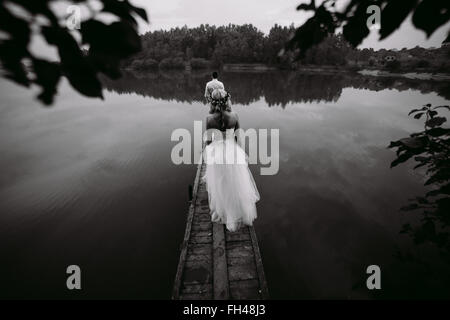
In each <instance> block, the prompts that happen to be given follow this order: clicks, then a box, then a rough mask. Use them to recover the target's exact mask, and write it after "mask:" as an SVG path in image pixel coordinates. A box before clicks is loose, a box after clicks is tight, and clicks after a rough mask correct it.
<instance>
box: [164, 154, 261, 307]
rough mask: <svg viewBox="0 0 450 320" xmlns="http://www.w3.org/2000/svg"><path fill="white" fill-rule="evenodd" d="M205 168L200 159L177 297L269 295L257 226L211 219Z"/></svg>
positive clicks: (181, 256) (244, 297)
mask: <svg viewBox="0 0 450 320" xmlns="http://www.w3.org/2000/svg"><path fill="white" fill-rule="evenodd" d="M205 170H206V164H205V163H201V164H199V166H198V169H197V174H196V177H195V182H194V187H193V195H192V201H191V205H190V207H189V213H188V217H187V223H186V231H185V235H184V239H183V243H182V246H181V254H180V260H179V263H178V269H177V274H176V277H175V284H174V288H173V293H172V299H176V300H178V299H181V300H205V299H208V300H211V299H214V300H228V299H235V300H241V299H268V298H269V293H268V290H267V283H266V278H265V276H264V269H263V265H262V261H261V255H260V252H259V247H258V241H257V239H256V234H255V230H254V229H253V227H247V226H245V227H242V228H241V229H240V230H238V231H236V232H229V231H228V230H226V228H225V227H224V225H221V224H217V223H213V222H211V216H210V213H209V204H208V193H207V191H206V186H205V183H204V182H203V181H201V177H202V176H203V175H204V173H205Z"/></svg>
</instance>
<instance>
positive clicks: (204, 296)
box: [179, 293, 211, 300]
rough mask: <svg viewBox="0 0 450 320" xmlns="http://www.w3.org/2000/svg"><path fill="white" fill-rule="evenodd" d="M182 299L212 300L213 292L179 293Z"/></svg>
mask: <svg viewBox="0 0 450 320" xmlns="http://www.w3.org/2000/svg"><path fill="white" fill-rule="evenodd" d="M179 298H180V299H181V300H210V299H211V294H203V293H186V294H181V295H179Z"/></svg>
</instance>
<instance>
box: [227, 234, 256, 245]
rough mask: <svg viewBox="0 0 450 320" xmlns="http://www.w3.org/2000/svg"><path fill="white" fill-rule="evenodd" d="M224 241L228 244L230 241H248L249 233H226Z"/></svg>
mask: <svg viewBox="0 0 450 320" xmlns="http://www.w3.org/2000/svg"><path fill="white" fill-rule="evenodd" d="M226 240H227V243H228V242H232V241H249V240H251V239H250V233H234V232H228V233H227V234H226Z"/></svg>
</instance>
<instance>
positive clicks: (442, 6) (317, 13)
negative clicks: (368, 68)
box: [286, 0, 450, 56]
mask: <svg viewBox="0 0 450 320" xmlns="http://www.w3.org/2000/svg"><path fill="white" fill-rule="evenodd" d="M337 2H338V0H325V1H323V2H322V3H321V4H320V5H319V6H317V5H316V1H315V0H310V3H309V4H305V3H302V4H300V5H299V6H298V7H297V10H303V11H313V12H314V15H313V16H312V17H311V18H309V19H308V20H307V21H306V22H305V23H304V24H302V25H301V26H300V27H299V28H297V30H296V31H295V34H294V36H293V37H292V39H291V40H290V41H289V42H288V44H287V46H286V47H287V48H288V49H291V50H292V49H293V50H298V51H299V54H300V56H303V55H304V54H305V53H306V51H307V50H309V49H310V48H312V47H313V46H315V45H318V44H319V43H321V42H322V41H323V40H325V39H326V38H327V37H328V35H329V34H333V33H335V31H336V30H337V29H339V28H342V30H343V36H344V38H345V40H347V41H348V42H349V43H350V44H352V45H353V46H354V47H356V46H358V45H359V44H361V42H362V41H363V40H364V39H365V38H366V37H367V36H368V35H369V32H370V30H369V28H368V26H367V19H368V18H369V16H370V15H371V14H369V13H367V8H368V7H369V6H371V5H377V6H378V7H379V8H381V22H380V24H381V25H380V29H379V35H380V38H379V39H380V40H383V39H385V38H387V37H388V36H389V35H391V34H392V33H393V32H394V31H395V30H397V29H398V28H399V27H400V25H401V24H402V23H403V21H404V20H405V19H406V17H408V15H409V14H412V22H413V24H414V26H415V27H416V28H417V29H420V30H423V31H424V32H425V33H426V35H427V37H430V36H431V35H432V34H433V33H434V31H436V29H437V28H439V27H440V26H442V25H444V24H445V23H446V22H447V21H449V19H450V2H449V1H448V0H402V1H398V0H351V1H350V2H349V3H348V4H347V5H346V6H345V8H344V9H343V10H338V9H336V7H337V6H336V4H337ZM449 40H450V32H449V34H448V36H447V38H446V40H444V42H448V41H449Z"/></svg>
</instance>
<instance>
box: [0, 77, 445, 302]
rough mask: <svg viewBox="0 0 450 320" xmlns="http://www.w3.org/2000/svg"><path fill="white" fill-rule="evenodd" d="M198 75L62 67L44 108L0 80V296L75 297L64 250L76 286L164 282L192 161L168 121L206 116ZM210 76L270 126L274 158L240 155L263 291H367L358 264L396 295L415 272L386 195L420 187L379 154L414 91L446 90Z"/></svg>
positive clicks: (115, 292)
mask: <svg viewBox="0 0 450 320" xmlns="http://www.w3.org/2000/svg"><path fill="white" fill-rule="evenodd" d="M208 78H209V74H208V73H207V72H205V73H194V74H192V75H188V74H184V73H163V74H147V75H145V77H138V76H136V75H130V74H128V75H126V76H125V77H124V78H123V79H122V80H119V81H117V82H111V81H108V80H105V83H106V86H107V88H108V89H109V90H110V91H109V92H106V93H105V100H104V101H99V100H93V99H86V98H83V97H80V96H79V95H77V94H76V93H74V92H73V90H72V89H71V88H69V87H68V84H67V83H63V86H62V87H61V89H60V93H59V97H58V100H57V101H58V103H57V104H56V105H55V106H54V107H53V108H42V107H41V106H40V105H39V104H37V103H35V102H31V103H30V101H32V98H31V97H32V96H33V93H31V92H29V91H25V90H22V89H19V88H17V87H15V86H13V85H12V84H10V83H6V82H5V81H0V91H1V93H2V95H1V97H0V99H1V102H2V103H1V104H0V112H1V117H0V152H1V153H2V155H3V156H2V157H0V167H1V168H2V172H1V174H0V198H1V199H2V201H1V202H0V212H2V214H1V215H0V256H1V257H4V260H2V263H1V264H0V283H1V287H2V289H1V290H0V296H1V297H26V298H27V297H28V298H30V297H40V298H48V297H52V298H55V297H56V298H73V297H74V296H73V293H72V292H68V290H65V287H64V284H65V268H66V267H67V265H68V264H73V263H74V262H77V263H79V264H80V265H81V266H82V268H83V270H85V271H86V272H85V276H84V277H85V278H84V281H85V285H86V286H85V288H86V289H85V290H83V291H82V292H81V293H80V295H79V297H83V298H105V297H107V298H169V297H170V291H171V286H172V284H173V279H174V276H175V271H176V266H177V262H178V255H179V245H180V243H181V241H182V237H183V233H184V227H185V222H186V221H185V219H186V212H187V207H188V203H187V198H188V192H187V191H188V186H189V184H191V183H192V180H193V177H194V175H195V166H175V165H174V164H173V163H172V162H171V161H170V152H171V147H172V146H173V144H171V143H172V142H171V141H170V135H171V133H172V131H173V130H174V129H176V128H187V129H188V130H192V126H193V122H194V121H196V120H202V119H204V118H205V116H206V113H207V110H206V108H205V107H204V104H203V103H201V101H202V95H203V90H204V84H205V81H206V80H208ZM222 80H223V81H224V82H225V84H226V85H227V87H228V88H229V90H230V91H231V92H232V94H233V97H234V101H235V105H234V109H235V110H236V111H237V112H238V113H239V117H240V119H241V122H242V126H243V127H244V128H269V129H270V128H278V129H280V171H279V173H278V174H277V175H275V176H260V175H259V174H258V172H259V168H257V167H255V166H252V167H251V169H252V170H253V173H254V177H255V180H256V183H257V185H258V189H259V191H260V193H261V197H262V198H261V201H260V202H259V203H258V215H259V216H258V219H257V220H256V230H257V233H258V238H259V240H260V244H261V251H262V255H263V261H264V267H265V271H266V276H267V279H268V284H269V289H270V291H271V296H272V297H273V298H361V297H363V298H365V297H368V296H369V295H370V293H368V292H367V290H366V289H365V287H362V288H358V289H354V288H353V286H354V284H355V283H357V281H359V280H360V278H361V277H365V268H366V267H367V265H369V264H379V265H380V266H381V268H382V270H383V277H384V278H383V279H388V278H389V277H390V278H391V279H393V281H392V284H389V283H388V282H387V281H386V282H383V284H382V286H383V285H384V287H383V290H382V293H385V292H388V290H389V289H391V290H392V288H396V287H397V288H398V287H399V286H400V288H408V289H407V290H406V289H405V290H404V293H403V294H399V291H398V290H394V291H391V292H393V293H392V295H391V296H392V297H406V296H408V294H409V293H410V292H412V290H410V288H409V287H405V286H403V285H404V284H405V283H410V284H411V286H415V284H414V283H413V282H412V281H410V279H411V278H410V277H408V275H410V274H412V273H411V272H409V270H408V272H405V271H404V270H403V269H402V268H401V267H398V266H399V265H396V264H395V262H394V261H393V258H392V254H393V251H394V250H393V249H394V246H396V245H402V244H403V243H402V241H400V236H399V234H398V231H399V229H400V227H401V225H402V224H403V222H404V221H403V220H404V219H402V218H403V217H402V216H400V215H399V212H398V209H399V208H400V207H401V206H402V205H403V204H404V203H405V201H406V200H407V199H408V198H409V197H411V196H414V195H417V194H420V193H421V192H423V183H422V180H421V179H422V176H420V175H415V174H413V173H412V171H411V168H410V167H408V166H404V167H403V166H402V167H401V168H398V169H397V170H394V171H393V170H390V169H389V163H390V162H391V161H392V159H393V157H394V155H393V154H392V152H391V151H390V150H388V149H387V148H386V147H387V144H388V142H389V141H391V140H394V139H399V138H402V137H405V136H407V135H408V134H409V133H411V132H415V131H419V130H422V126H423V124H422V123H421V122H416V121H411V119H410V118H409V117H408V116H407V114H408V112H409V110H410V107H411V106H414V105H417V104H420V103H422V102H423V103H427V102H430V103H433V104H436V105H438V104H447V103H448V102H446V101H445V99H443V98H442V97H439V96H438V95H441V96H442V94H443V93H445V92H446V91H445V88H446V84H445V83H432V82H415V81H410V80H403V79H394V80H393V79H384V78H374V77H369V78H364V77H359V76H352V75H347V74H341V75H336V74H333V75H323V74H322V75H315V74H292V73H247V74H243V73H225V74H223V76H222ZM391 87H393V88H396V89H398V90H386V89H389V88H391ZM412 88H413V89H412ZM406 90H407V91H406ZM426 92H428V93H426ZM275 105H277V106H285V108H281V107H274V106H275ZM405 245H406V244H405ZM429 262H430V263H431V264H433V263H434V260H431V259H429ZM398 278H403V280H404V281H402V283H400V285H399V281H398V280H397V279H398ZM434 279H437V280H442V279H443V277H442V276H441V275H438V276H437V277H435V278H433V279H431V280H433V281H432V283H431V284H430V285H429V286H427V287H426V288H425V289H426V290H421V291H420V292H421V294H422V295H426V294H428V293H430V292H439V291H437V290H436V288H437V287H438V285H440V286H443V285H444V283H441V282H438V281H434ZM436 283H437V284H438V285H436ZM27 288H31V289H30V290H28V289H27ZM415 288H416V289H417V286H416V287H415ZM422 288H424V287H422ZM441 292H442V290H441ZM440 296H441V297H442V295H440ZM385 297H386V296H385Z"/></svg>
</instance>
